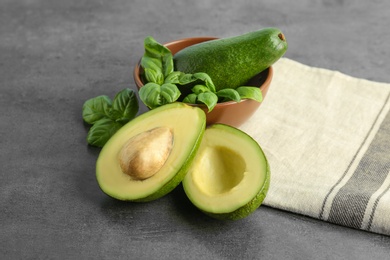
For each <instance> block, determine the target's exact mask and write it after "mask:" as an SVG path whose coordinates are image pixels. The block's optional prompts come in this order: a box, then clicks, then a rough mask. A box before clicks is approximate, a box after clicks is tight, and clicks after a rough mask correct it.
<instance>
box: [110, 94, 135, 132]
mask: <svg viewBox="0 0 390 260" xmlns="http://www.w3.org/2000/svg"><path fill="white" fill-rule="evenodd" d="M112 109H113V111H116V112H117V115H115V118H117V119H116V121H117V122H120V123H122V124H125V123H127V122H128V121H130V120H131V119H133V118H134V117H135V116H136V115H137V113H138V109H139V106H138V99H137V96H136V94H135V92H134V91H133V90H132V89H129V88H125V89H123V90H122V91H120V92H118V93H117V94H116V95H115V98H114V101H113V103H112Z"/></svg>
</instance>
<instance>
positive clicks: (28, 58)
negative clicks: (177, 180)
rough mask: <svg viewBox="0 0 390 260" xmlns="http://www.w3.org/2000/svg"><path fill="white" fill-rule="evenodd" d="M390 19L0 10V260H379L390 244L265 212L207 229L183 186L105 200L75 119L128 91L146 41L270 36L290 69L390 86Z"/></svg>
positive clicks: (234, 8) (247, 7)
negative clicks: (280, 44)
mask: <svg viewBox="0 0 390 260" xmlns="http://www.w3.org/2000/svg"><path fill="white" fill-rule="evenodd" d="M389 11H390V2H389V1H385V0H373V1H346V0H338V1H331V0H328V1H326V0H322V1H321V0H314V1H309V0H303V1H288V0H276V1H255V0H250V1H236V0H224V1H222V0H216V1H207V0H197V1H190V0H184V1H179V0H166V1H149V0H142V1H141V0H133V1H125V0H110V1H102V0H101V1H93V0H77V1H76V0H69V1H59V0H57V1H50V0H20V1H14V0H1V1H0V91H1V92H0V111H1V113H0V136H1V137H0V155H1V157H0V193H1V195H0V208H1V211H0V234H1V235H0V258H1V259H389V255H390V238H389V237H386V236H381V235H377V234H372V233H367V232H363V231H358V230H353V229H349V228H345V227H340V226H336V225H333V224H329V223H325V222H322V221H318V220H315V219H311V218H307V217H304V216H300V215H296V214H291V213H289V212H284V211H280V210H277V209H272V208H269V207H260V209H259V210H257V211H256V212H255V213H254V215H252V216H251V217H249V218H247V219H244V220H242V221H239V222H235V223H230V222H229V223H225V222H220V221H216V220H212V219H210V218H208V217H206V216H205V215H203V214H201V213H200V212H199V211H197V210H196V209H195V208H194V207H193V206H192V205H191V204H190V203H189V201H188V200H187V199H186V197H185V196H184V193H183V190H182V188H181V187H178V188H177V189H175V190H174V191H173V192H172V193H171V194H169V195H168V196H166V197H164V198H162V199H160V200H157V201H155V202H151V203H148V204H131V203H130V204H129V203H123V202H118V201H115V200H113V199H110V198H109V197H107V196H106V195H105V194H103V193H102V192H101V191H100V190H99V188H98V186H97V183H96V180H95V161H96V158H97V156H98V153H99V149H96V148H92V147H88V146H87V145H86V141H85V138H86V133H87V130H88V128H87V126H85V125H84V124H83V121H82V118H81V107H82V104H83V102H84V101H85V100H87V99H89V98H91V97H95V96H97V95H102V94H105V95H108V96H111V97H113V96H114V95H115V93H117V92H118V91H119V90H121V89H123V88H125V87H130V88H133V89H135V84H134V83H133V78H132V70H133V68H134V64H135V63H136V62H137V61H138V59H139V58H140V57H141V55H142V54H143V39H144V37H146V36H148V35H151V36H153V37H154V38H155V39H156V40H157V41H159V42H167V41H171V40H174V39H180V38H185V37H191V36H216V37H228V36H233V35H238V34H242V33H244V32H249V31H252V30H257V29H259V28H263V27H270V26H274V27H279V28H280V29H281V30H282V31H283V32H284V33H285V35H286V38H287V40H288V42H289V50H288V51H287V53H286V57H288V58H291V59H294V60H297V61H299V62H302V63H304V64H307V65H311V66H317V67H323V68H328V69H333V70H339V71H341V72H343V73H346V74H349V75H352V76H356V77H362V78H366V79H370V80H376V81H381V82H388V83H390V73H389V71H390V62H389V58H390V48H389V42H390V31H389V26H390V16H389V15H388V13H389ZM362 91H365V90H362ZM144 111H146V109H145V107H143V106H141V111H140V113H142V112H144Z"/></svg>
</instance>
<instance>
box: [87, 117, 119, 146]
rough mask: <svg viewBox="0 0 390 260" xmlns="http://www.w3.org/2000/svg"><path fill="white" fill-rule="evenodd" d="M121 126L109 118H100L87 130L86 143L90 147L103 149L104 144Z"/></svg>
mask: <svg viewBox="0 0 390 260" xmlns="http://www.w3.org/2000/svg"><path fill="white" fill-rule="evenodd" d="M121 127H122V124H120V123H117V122H115V121H114V120H112V119H109V118H102V119H100V120H98V121H96V122H95V124H94V125H93V126H92V127H91V128H90V129H89V132H88V135H87V142H88V144H90V145H94V146H98V147H103V146H104V145H105V143H106V142H107V141H108V140H109V139H110V138H111V136H113V135H114V134H115V133H116V131H118V130H119V128H121Z"/></svg>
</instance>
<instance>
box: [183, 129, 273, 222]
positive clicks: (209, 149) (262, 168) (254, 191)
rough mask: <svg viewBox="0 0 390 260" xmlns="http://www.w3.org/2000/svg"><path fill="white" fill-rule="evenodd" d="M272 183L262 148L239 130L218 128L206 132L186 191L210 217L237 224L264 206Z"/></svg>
mask: <svg viewBox="0 0 390 260" xmlns="http://www.w3.org/2000/svg"><path fill="white" fill-rule="evenodd" d="M269 183H270V168H269V164H268V161H267V159H266V157H265V155H264V153H263V151H262V149H261V147H260V146H259V144H258V143H257V142H256V141H255V140H254V139H252V137H250V136H249V135H247V134H246V133H244V132H242V131H241V130H239V129H237V128H234V127H231V126H227V125H223V124H215V125H212V126H210V127H208V128H207V129H206V131H205V134H204V136H203V140H202V143H201V145H200V148H199V150H198V153H197V156H196V157H195V160H194V161H193V163H192V166H191V167H190V169H189V171H188V173H187V175H186V176H185V178H184V180H183V188H184V191H185V193H186V194H187V197H188V198H189V199H190V201H191V202H192V203H193V204H194V205H195V206H196V207H197V208H199V209H200V210H201V211H203V212H204V213H206V214H207V215H209V216H211V217H214V218H217V219H222V220H237V219H241V218H244V217H247V216H248V215H250V214H251V213H253V212H254V211H255V210H256V209H257V208H258V207H259V206H260V205H261V203H262V202H263V200H264V198H265V196H266V194H267V191H268V188H269Z"/></svg>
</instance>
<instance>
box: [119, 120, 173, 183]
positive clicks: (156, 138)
mask: <svg viewBox="0 0 390 260" xmlns="http://www.w3.org/2000/svg"><path fill="white" fill-rule="evenodd" d="M173 139H174V138H173V133H172V130H171V129H170V128H168V127H156V128H153V129H151V130H148V131H145V132H142V133H140V134H138V135H136V136H134V137H132V138H130V139H129V140H128V141H127V142H126V143H125V144H124V145H123V147H122V149H121V150H120V152H119V165H120V167H121V170H122V172H123V173H125V174H127V175H129V176H130V177H131V178H133V179H135V180H146V179H148V178H150V177H152V176H154V175H155V174H156V173H157V172H158V171H159V170H160V169H161V167H162V166H163V165H164V164H165V161H166V160H167V159H168V157H169V154H170V153H171V151H172V147H173Z"/></svg>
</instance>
